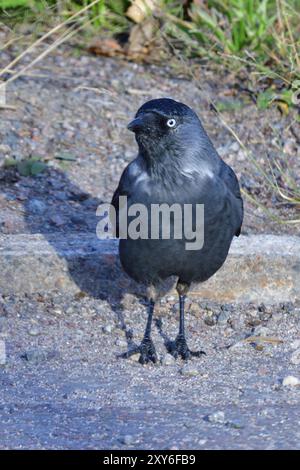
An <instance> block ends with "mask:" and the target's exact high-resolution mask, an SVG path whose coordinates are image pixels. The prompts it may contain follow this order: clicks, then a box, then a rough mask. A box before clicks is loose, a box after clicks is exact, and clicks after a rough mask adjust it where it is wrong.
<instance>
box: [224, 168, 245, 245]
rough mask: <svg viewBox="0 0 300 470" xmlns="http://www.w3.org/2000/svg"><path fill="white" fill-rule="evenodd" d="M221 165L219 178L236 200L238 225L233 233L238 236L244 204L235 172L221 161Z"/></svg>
mask: <svg viewBox="0 0 300 470" xmlns="http://www.w3.org/2000/svg"><path fill="white" fill-rule="evenodd" d="M222 163H223V164H222V165H221V168H220V175H219V176H220V178H221V179H222V180H223V181H224V183H225V185H226V187H227V188H228V189H229V191H230V192H231V193H232V194H233V196H234V197H235V199H236V200H237V207H238V224H237V225H238V227H237V230H236V233H235V235H236V236H237V237H238V236H239V235H240V233H241V228H242V223H243V217H244V205H243V199H242V196H241V191H240V185H239V182H238V179H237V177H236V174H235V173H234V171H233V169H232V168H231V167H230V166H229V165H227V164H226V163H225V162H223V161H222Z"/></svg>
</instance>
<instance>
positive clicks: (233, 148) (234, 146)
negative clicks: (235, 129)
mask: <svg viewBox="0 0 300 470" xmlns="http://www.w3.org/2000/svg"><path fill="white" fill-rule="evenodd" d="M229 149H230V150H231V151H232V152H238V151H239V150H240V145H239V143H238V142H233V143H232V144H231V145H230V147H229Z"/></svg>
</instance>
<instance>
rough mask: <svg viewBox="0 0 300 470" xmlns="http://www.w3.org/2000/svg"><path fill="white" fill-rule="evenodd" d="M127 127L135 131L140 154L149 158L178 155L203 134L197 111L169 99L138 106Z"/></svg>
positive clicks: (195, 142)
mask: <svg viewBox="0 0 300 470" xmlns="http://www.w3.org/2000/svg"><path fill="white" fill-rule="evenodd" d="M128 129H129V130H130V131H132V132H134V133H135V136H136V141H137V143H138V145H139V147H140V150H141V151H142V153H143V154H146V155H148V156H149V157H150V158H151V159H158V158H160V159H161V158H162V157H163V156H165V155H167V154H169V153H171V154H172V156H174V155H176V154H177V153H178V154H181V155H182V153H183V152H184V151H185V150H186V149H188V148H189V147H190V146H191V145H193V146H196V145H197V140H199V139H200V138H201V136H202V138H203V136H204V135H205V137H206V138H207V136H206V134H205V131H204V129H203V127H202V125H201V123H200V120H199V118H198V116H197V115H196V113H195V112H194V111H193V110H192V109H191V108H189V107H188V106H187V105H185V104H183V103H179V102H178V101H174V100H172V99H169V98H161V99H156V100H151V101H148V102H147V103H145V104H143V106H141V107H140V109H139V110H138V112H137V113H136V116H135V119H134V120H133V121H132V122H130V124H129V125H128Z"/></svg>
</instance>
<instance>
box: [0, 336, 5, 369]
mask: <svg viewBox="0 0 300 470" xmlns="http://www.w3.org/2000/svg"><path fill="white" fill-rule="evenodd" d="M5 364H6V346H5V341H3V340H0V366H5Z"/></svg>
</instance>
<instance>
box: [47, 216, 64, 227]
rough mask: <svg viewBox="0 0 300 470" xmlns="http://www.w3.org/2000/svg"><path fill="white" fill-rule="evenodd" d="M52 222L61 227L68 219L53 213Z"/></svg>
mask: <svg viewBox="0 0 300 470" xmlns="http://www.w3.org/2000/svg"><path fill="white" fill-rule="evenodd" d="M50 222H51V223H52V224H53V225H56V226H57V227H61V226H62V225H64V224H65V223H66V221H65V220H64V219H63V218H62V217H61V216H60V215H59V214H54V215H52V216H51V217H50Z"/></svg>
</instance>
